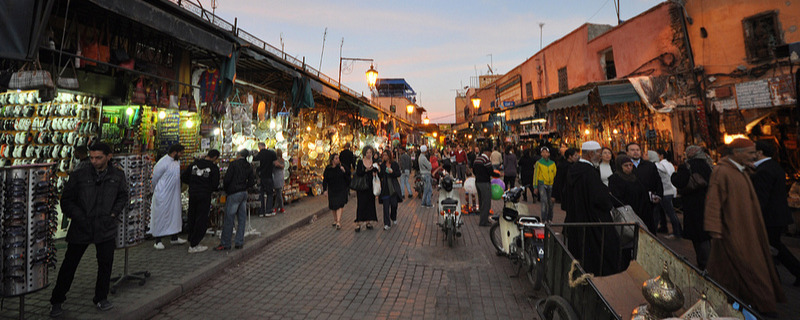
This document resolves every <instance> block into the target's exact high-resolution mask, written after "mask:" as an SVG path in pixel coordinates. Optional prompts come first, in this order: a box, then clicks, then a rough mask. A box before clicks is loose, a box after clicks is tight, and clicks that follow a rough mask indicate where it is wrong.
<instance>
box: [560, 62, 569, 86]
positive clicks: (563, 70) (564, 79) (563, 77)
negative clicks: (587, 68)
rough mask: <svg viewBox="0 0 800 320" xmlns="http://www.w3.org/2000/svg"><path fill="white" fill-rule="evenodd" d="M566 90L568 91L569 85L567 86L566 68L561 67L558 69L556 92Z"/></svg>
mask: <svg viewBox="0 0 800 320" xmlns="http://www.w3.org/2000/svg"><path fill="white" fill-rule="evenodd" d="M567 90H569V85H568V84H567V67H563V68H561V69H558V91H567Z"/></svg>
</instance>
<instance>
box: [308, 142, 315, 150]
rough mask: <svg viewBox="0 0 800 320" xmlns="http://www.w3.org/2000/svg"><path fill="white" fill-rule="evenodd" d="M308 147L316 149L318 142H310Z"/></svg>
mask: <svg viewBox="0 0 800 320" xmlns="http://www.w3.org/2000/svg"><path fill="white" fill-rule="evenodd" d="M308 148H309V149H311V150H314V149H316V148H317V145H316V144H314V143H313V142H309V143H308Z"/></svg>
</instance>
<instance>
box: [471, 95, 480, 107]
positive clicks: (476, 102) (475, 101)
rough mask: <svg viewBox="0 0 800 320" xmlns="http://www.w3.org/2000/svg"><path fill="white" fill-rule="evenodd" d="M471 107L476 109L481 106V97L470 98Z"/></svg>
mask: <svg viewBox="0 0 800 320" xmlns="http://www.w3.org/2000/svg"><path fill="white" fill-rule="evenodd" d="M472 107H473V108H475V109H478V108H480V107H481V98H477V97H475V98H472Z"/></svg>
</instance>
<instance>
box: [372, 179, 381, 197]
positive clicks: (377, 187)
mask: <svg viewBox="0 0 800 320" xmlns="http://www.w3.org/2000/svg"><path fill="white" fill-rule="evenodd" d="M372 194H373V195H375V196H376V197H377V196H379V195H381V179H379V178H378V176H374V177H372Z"/></svg>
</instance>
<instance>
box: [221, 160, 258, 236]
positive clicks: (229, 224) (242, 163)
mask: <svg viewBox="0 0 800 320" xmlns="http://www.w3.org/2000/svg"><path fill="white" fill-rule="evenodd" d="M248 155H250V152H249V151H247V149H243V150H241V151H239V154H238V157H236V160H234V161H233V162H231V164H230V165H229V166H228V171H227V172H226V173H225V179H224V182H223V187H224V188H225V194H227V200H226V202H225V222H224V224H223V225H222V237H220V239H219V246H218V247H216V248H214V250H216V251H221V250H230V249H231V236H232V233H233V224H234V219H236V220H238V226H237V228H236V239H235V246H236V249H241V248H242V247H243V246H244V232H245V230H244V228H245V225H246V224H247V189H249V188H250V187H252V186H254V185H255V184H256V179H255V175H254V174H253V167H251V166H250V163H249V162H247V156H248ZM262 183H263V182H262Z"/></svg>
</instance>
